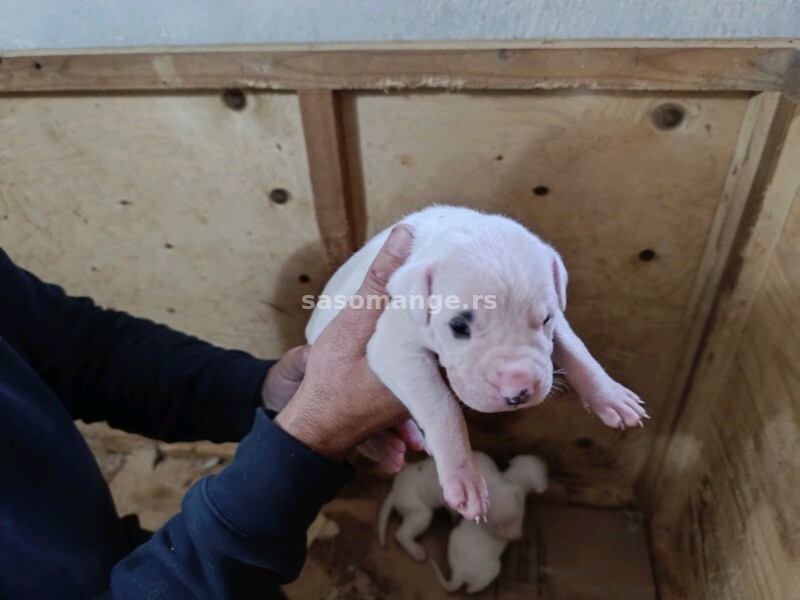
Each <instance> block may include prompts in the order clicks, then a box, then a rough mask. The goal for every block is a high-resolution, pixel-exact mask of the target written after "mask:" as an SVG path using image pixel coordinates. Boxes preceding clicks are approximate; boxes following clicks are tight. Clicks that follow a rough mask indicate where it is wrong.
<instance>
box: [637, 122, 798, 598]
mask: <svg viewBox="0 0 800 600" xmlns="http://www.w3.org/2000/svg"><path fill="white" fill-rule="evenodd" d="M790 136H791V137H790V141H789V142H788V143H787V145H786V146H785V149H784V151H785V154H784V155H783V156H782V159H781V163H779V166H778V172H779V174H781V173H782V175H783V176H782V177H781V181H784V180H786V179H787V177H785V176H788V179H789V180H791V179H792V178H795V179H796V175H797V172H798V171H797V165H796V163H797V157H798V154H797V152H798V145H800V119H795V122H794V124H793V129H792V130H791V131H790ZM794 189H795V190H796V189H797V181H795V183H794ZM780 190H781V188H780V186H779V184H778V183H775V184H773V185H772V186H770V189H769V190H768V193H778V192H780ZM766 218H767V219H769V218H770V215H766ZM759 246H763V244H761V243H760V244H759ZM798 248H800V194H798V195H795V196H794V202H793V204H792V207H791V212H790V213H789V215H788V218H787V219H786V221H785V225H784V227H783V230H782V232H781V234H780V237H779V238H778V243H777V246H776V248H775V251H774V254H773V255H772V260H771V262H770V263H769V266H768V268H767V269H766V273H765V277H764V281H763V285H762V286H761V289H760V291H758V293H757V296H756V299H755V303H754V304H753V307H752V311H751V313H750V316H749V319H748V321H747V323H746V326H745V328H744V331H743V332H742V335H741V337H740V338H739V343H738V347H737V350H736V353H735V355H734V357H733V360H732V363H731V367H730V370H729V372H728V376H727V378H726V379H725V380H724V386H723V388H722V392H721V393H720V394H719V395H718V396H717V397H708V398H704V399H703V401H702V402H693V403H691V404H689V405H687V407H686V411H685V413H684V415H683V417H682V418H681V420H680V421H679V422H678V424H677V429H676V431H675V433H674V434H673V436H672V439H671V441H670V444H669V446H668V451H667V453H666V455H665V459H664V464H663V465H662V469H661V470H662V472H663V473H664V477H663V478H662V480H661V481H660V482H659V487H658V490H657V493H655V494H653V496H654V498H655V502H654V506H653V517H652V523H651V529H652V536H651V538H652V540H653V550H654V554H655V564H656V566H657V570H658V573H659V579H660V584H661V585H660V590H661V593H662V598H665V599H667V598H669V599H672V598H676V599H677V598H687V597H691V598H695V597H697V598H706V597H707V598H730V599H732V600H752V599H774V600H779V599H780V600H784V599H792V600H794V599H796V598H800V501H799V500H798V498H800V459H798V457H800V433H798V432H800V369H799V368H798V364H799V363H798V359H800V354H799V353H798V345H797V340H798V339H800V319H798V315H797V306H798V305H800V253H799V252H798Z"/></svg>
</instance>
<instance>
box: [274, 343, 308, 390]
mask: <svg viewBox="0 0 800 600" xmlns="http://www.w3.org/2000/svg"><path fill="white" fill-rule="evenodd" d="M310 350H311V346H310V345H308V344H306V345H305V346H296V347H294V348H292V349H291V350H289V351H288V352H287V353H286V354H284V355H283V356H282V357H281V359H280V360H279V361H278V363H277V364H276V365H275V367H274V368H275V369H277V371H278V373H279V375H280V376H281V377H282V378H283V379H287V380H289V381H300V380H302V379H303V376H304V375H305V374H306V363H307V362H308V353H309V351H310Z"/></svg>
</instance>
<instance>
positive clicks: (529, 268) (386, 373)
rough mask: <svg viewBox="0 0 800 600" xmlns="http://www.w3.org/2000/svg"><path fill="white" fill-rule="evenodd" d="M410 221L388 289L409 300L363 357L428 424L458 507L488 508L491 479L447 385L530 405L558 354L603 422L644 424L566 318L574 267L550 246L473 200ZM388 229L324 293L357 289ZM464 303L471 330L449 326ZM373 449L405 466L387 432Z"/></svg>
mask: <svg viewBox="0 0 800 600" xmlns="http://www.w3.org/2000/svg"><path fill="white" fill-rule="evenodd" d="M402 222H403V223H407V224H409V225H410V226H412V227H413V228H414V232H415V237H414V242H413V246H412V251H411V254H410V256H409V257H408V260H407V261H406V263H405V264H404V265H403V266H402V267H401V268H400V269H398V270H397V271H396V272H395V273H394V274H393V275H392V277H391V278H390V279H389V282H388V285H387V289H388V291H389V293H390V294H391V296H392V297H393V300H394V299H400V300H404V303H403V304H402V306H403V307H399V306H398V305H395V304H393V305H391V306H390V307H389V308H388V309H387V310H385V311H384V313H383V314H382V315H381V317H380V319H379V320H378V324H377V328H376V331H375V334H374V335H373V336H372V338H371V339H370V342H369V345H368V347H367V357H368V360H369V364H370V367H371V368H372V370H373V371H374V372H375V373H376V374H377V375H378V377H379V378H380V379H381V381H382V382H383V383H384V384H385V385H386V386H387V387H388V388H389V390H391V391H392V393H394V394H395V396H397V397H398V398H399V399H400V401H401V402H403V404H405V405H406V407H407V408H408V409H409V412H410V413H411V416H412V418H413V420H414V421H415V422H416V424H417V425H419V428H420V429H421V430H422V431H423V432H424V440H425V447H426V450H428V452H429V453H430V454H431V455H432V456H433V457H434V458H435V459H436V469H437V472H438V476H439V481H440V483H441V486H442V489H443V492H444V498H445V500H446V502H447V503H448V504H449V505H450V506H451V507H453V508H456V509H457V510H458V511H459V512H460V513H461V514H462V515H463V516H464V517H465V518H468V519H472V518H475V517H476V516H479V515H486V512H487V508H488V498H487V490H486V483H485V482H484V481H483V478H482V477H481V474H480V472H479V470H478V467H477V465H476V464H475V462H474V460H473V458H472V454H471V453H470V445H469V439H468V437H467V430H466V424H465V422H464V419H463V416H462V414H461V410H460V408H459V406H458V403H457V401H456V398H455V397H454V395H453V393H452V392H451V388H452V390H453V392H455V395H456V396H457V397H458V399H460V400H461V401H462V402H464V403H465V404H467V405H469V406H471V407H472V408H474V409H476V410H480V411H483V412H498V411H504V410H512V409H515V408H519V407H522V406H532V405H535V404H538V403H539V402H541V401H542V400H543V399H544V398H545V396H546V395H547V394H548V393H549V391H550V388H551V385H552V358H555V359H556V362H557V363H558V364H559V365H560V366H561V367H562V368H564V369H565V371H566V376H567V379H568V380H569V381H570V383H572V385H573V387H574V388H575V389H576V390H577V391H578V393H579V394H580V395H581V398H582V400H583V402H584V405H585V406H586V407H587V408H588V409H590V410H593V411H594V412H595V413H597V414H598V415H599V416H600V418H601V419H602V420H603V421H604V422H605V423H606V424H608V425H610V426H612V427H617V426H622V427H624V425H629V426H634V425H636V424H637V423H639V424H641V418H642V417H643V416H645V414H646V413H645V412H644V410H643V409H642V408H641V407H640V406H639V399H638V397H637V396H636V395H635V394H633V393H632V392H630V391H629V390H627V389H625V388H624V387H622V386H621V385H619V384H618V383H616V382H615V381H614V380H613V379H611V378H610V377H609V376H608V375H607V374H606V373H605V372H604V371H603V369H602V367H600V365H599V364H598V363H597V361H596V360H594V358H593V357H592V356H591V354H589V352H588V350H587V349H586V347H585V346H584V345H583V343H582V342H581V341H580V339H579V338H578V337H577V336H576V335H575V334H574V333H573V331H572V329H571V328H570V327H569V324H568V323H567V321H566V319H565V318H564V316H563V312H562V311H563V310H564V308H565V307H566V285H567V273H566V269H565V268H564V265H563V263H562V261H561V258H560V257H559V255H558V254H557V253H556V251H555V250H554V249H553V248H551V247H550V246H548V245H547V244H545V243H544V242H542V241H541V240H540V239H539V238H538V237H536V236H535V235H533V234H532V233H531V232H529V231H528V230H527V229H525V228H524V227H522V226H521V225H520V224H518V223H516V222H514V221H512V220H510V219H507V218H505V217H501V216H498V215H486V214H482V213H479V212H476V211H473V210H470V209H467V208H458V207H452V206H434V207H431V208H428V209H426V210H423V211H420V212H418V213H414V214H412V215H409V216H408V217H406V218H405V219H403V221H402ZM389 233H390V229H387V230H385V231H383V232H382V233H380V234H379V235H377V236H376V237H375V238H373V239H372V240H371V241H369V242H368V243H367V244H366V245H365V246H364V247H363V248H362V249H361V250H359V251H358V252H357V253H356V254H355V255H353V257H352V258H351V259H350V260H349V261H347V263H345V264H344V265H343V266H342V267H341V268H340V269H339V270H338V271H337V272H336V273H335V274H334V276H333V277H332V278H331V280H330V281H329V282H328V285H327V286H326V287H325V290H324V291H323V294H324V295H326V296H328V297H330V298H336V297H351V296H353V295H354V294H355V293H356V291H357V290H358V288H359V286H360V284H361V282H362V281H363V279H364V277H365V276H366V274H367V270H368V269H369V266H370V265H371V264H372V261H373V260H374V258H375V256H376V255H377V253H378V252H379V250H380V248H381V247H382V246H383V243H384V242H385V241H386V239H387V237H388V236H389ZM479 296H480V297H482V298H481V299H477V298H478V297H479ZM418 297H419V298H423V299H433V300H435V301H436V302H438V303H441V302H443V301H444V299H446V298H447V297H453V298H457V299H458V305H459V307H458V308H455V309H454V308H451V307H449V306H448V307H446V308H445V309H443V310H441V311H436V310H431V305H429V304H427V305H426V304H423V303H422V302H419V303H417V304H416V308H412V307H411V306H413V302H412V300H413V298H418ZM489 297H491V298H494V303H493V304H494V305H493V306H491V305H490V303H489V301H487V298H489ZM340 308H341V307H340V306H339V305H338V304H333V305H330V306H328V305H326V306H322V305H318V306H317V308H316V309H315V311H314V313H313V314H312V316H311V320H310V321H309V323H308V327H307V328H306V337H307V339H308V341H309V342H310V343H313V342H314V340H316V338H317V337H318V336H319V334H320V333H321V332H322V330H323V329H324V328H325V326H326V325H327V324H328V323H329V322H330V321H331V320H332V319H333V318H334V316H335V315H336V313H337V312H338V310H339V309H340ZM466 313H469V319H468V325H469V327H470V330H471V331H470V335H469V336H468V338H465V337H464V336H460V337H459V336H456V335H455V332H454V331H453V329H452V327H451V325H452V323H453V320H454V319H455V318H459V317H461V318H466V317H463V315H464V314H466ZM440 366H441V367H443V368H444V369H445V370H446V373H447V377H448V380H449V384H450V387H448V385H447V383H445V381H444V380H443V379H442V377H441V375H440V372H439V367H440ZM409 427H410V428H411V429H413V426H411V425H409ZM365 450H366V451H367V453H368V454H371V455H372V456H374V457H376V458H378V459H379V460H381V462H382V463H383V464H385V465H387V466H388V467H389V468H390V469H395V470H396V468H398V467H399V466H400V465H402V450H398V447H397V445H396V444H395V445H391V444H389V443H388V438H387V436H386V435H384V436H383V438H381V437H380V436H379V437H377V438H373V439H372V440H371V441H369V442H368V444H367V445H366V446H365Z"/></svg>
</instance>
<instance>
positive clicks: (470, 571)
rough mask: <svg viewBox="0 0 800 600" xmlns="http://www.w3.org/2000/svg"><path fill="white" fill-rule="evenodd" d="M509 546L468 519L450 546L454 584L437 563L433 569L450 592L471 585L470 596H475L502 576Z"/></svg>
mask: <svg viewBox="0 0 800 600" xmlns="http://www.w3.org/2000/svg"><path fill="white" fill-rule="evenodd" d="M507 545H508V542H507V541H505V540H503V539H500V538H499V537H497V536H496V535H494V534H493V533H492V532H491V530H490V529H489V528H488V527H486V525H484V524H482V523H475V522H473V521H468V520H466V519H464V520H462V521H461V523H459V524H458V526H456V527H455V529H453V531H451V532H450V539H449V541H448V542H447V558H448V560H449V561H450V581H448V580H447V579H446V578H445V576H444V575H443V574H442V571H441V569H439V565H437V564H436V561H434V560H431V565H433V569H434V571H436V578H437V579H438V580H439V583H440V584H442V587H443V588H444V589H445V590H446V591H448V592H455V591H456V590H458V589H460V588H461V586H463V585H464V584H467V593H468V594H473V593H475V592H480V591H481V590H482V589H484V588H485V587H486V586H487V585H489V584H490V583H492V581H494V580H495V578H496V577H497V576H498V575H500V557H501V556H502V554H503V551H504V550H505V549H506V546H507Z"/></svg>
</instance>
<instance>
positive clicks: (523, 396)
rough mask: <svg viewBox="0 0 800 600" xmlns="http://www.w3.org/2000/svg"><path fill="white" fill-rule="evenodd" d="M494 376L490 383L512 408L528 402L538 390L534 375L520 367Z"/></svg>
mask: <svg viewBox="0 0 800 600" xmlns="http://www.w3.org/2000/svg"><path fill="white" fill-rule="evenodd" d="M492 375H493V377H491V378H490V380H489V382H490V383H492V384H493V385H494V386H495V387H496V388H497V391H498V392H499V393H500V396H502V397H503V399H504V400H505V401H506V403H507V404H509V405H512V406H514V405H517V404H523V403H524V402H527V401H528V398H529V397H530V396H531V395H532V394H533V392H534V390H535V388H536V381H535V380H534V378H533V375H531V373H530V372H529V371H527V370H525V369H521V368H519V367H510V368H505V369H502V370H499V371H495V372H494V373H493V374H492Z"/></svg>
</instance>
